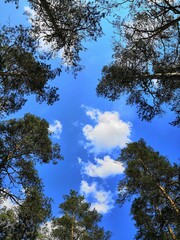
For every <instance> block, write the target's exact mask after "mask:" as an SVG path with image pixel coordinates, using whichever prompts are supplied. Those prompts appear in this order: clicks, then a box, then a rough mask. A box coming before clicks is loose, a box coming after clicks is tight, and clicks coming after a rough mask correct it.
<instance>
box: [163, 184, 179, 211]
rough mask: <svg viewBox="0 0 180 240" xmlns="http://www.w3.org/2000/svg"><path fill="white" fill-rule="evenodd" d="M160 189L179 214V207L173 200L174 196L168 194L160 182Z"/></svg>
mask: <svg viewBox="0 0 180 240" xmlns="http://www.w3.org/2000/svg"><path fill="white" fill-rule="evenodd" d="M158 187H159V189H160V190H161V192H162V193H163V195H164V196H165V197H166V199H167V200H168V201H169V203H170V204H171V206H172V208H173V209H174V210H175V212H176V213H178V214H179V209H178V207H177V206H176V204H175V202H174V201H173V200H172V198H171V197H170V196H169V195H168V194H167V192H166V190H165V189H164V188H163V187H162V186H161V185H160V184H158Z"/></svg>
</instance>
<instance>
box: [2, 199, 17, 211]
mask: <svg viewBox="0 0 180 240" xmlns="http://www.w3.org/2000/svg"><path fill="white" fill-rule="evenodd" d="M16 206H17V205H16V204H15V203H13V202H12V201H11V199H10V198H6V199H4V200H2V203H1V207H6V208H7V209H11V208H13V207H16Z"/></svg>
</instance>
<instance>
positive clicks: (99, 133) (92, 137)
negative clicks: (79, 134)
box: [82, 106, 132, 153]
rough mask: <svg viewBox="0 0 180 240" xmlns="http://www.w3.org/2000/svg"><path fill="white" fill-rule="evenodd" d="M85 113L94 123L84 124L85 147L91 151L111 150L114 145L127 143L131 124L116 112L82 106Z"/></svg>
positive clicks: (122, 146)
mask: <svg viewBox="0 0 180 240" xmlns="http://www.w3.org/2000/svg"><path fill="white" fill-rule="evenodd" d="M83 107H84V108H85V111H86V115H87V116H88V117H89V118H90V119H91V120H94V122H95V124H94V125H90V124H86V125H85V126H84V127H83V129H82V130H83V134H84V137H85V138H86V140H87V143H86V144H85V147H86V148H88V149H89V150H90V151H91V152H93V153H102V152H111V151H112V150H113V149H115V148H116V147H119V148H124V147H125V146H126V144H127V143H129V142H130V141H131V140H130V135H131V128H132V124H131V123H130V122H124V121H123V120H121V119H120V115H119V113H118V112H109V111H106V112H101V111H100V110H99V109H94V108H90V107H86V106H83Z"/></svg>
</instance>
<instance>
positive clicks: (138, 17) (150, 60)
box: [97, 0, 180, 125]
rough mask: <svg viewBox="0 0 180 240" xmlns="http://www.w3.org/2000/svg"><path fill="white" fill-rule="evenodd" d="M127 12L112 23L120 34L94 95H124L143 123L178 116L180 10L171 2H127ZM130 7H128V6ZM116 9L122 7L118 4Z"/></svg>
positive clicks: (177, 119)
mask: <svg viewBox="0 0 180 240" xmlns="http://www.w3.org/2000/svg"><path fill="white" fill-rule="evenodd" d="M126 4H127V6H129V13H128V15H127V17H126V18H125V19H123V20H122V19H121V18H120V17H119V16H117V19H116V20H115V21H114V22H113V25H114V27H115V28H116V29H117V31H116V32H119V37H120V38H119V41H118V40H116V41H115V43H114V62H113V63H112V64H110V65H109V66H106V67H104V68H103V70H102V79H101V81H100V83H99V84H98V86H97V93H98V95H101V96H104V97H106V98H109V99H110V100H112V101H114V100H116V99H118V98H119V97H121V96H122V95H123V94H127V95H128V99H127V104H130V105H134V104H135V105H136V106H137V108H138V115H139V117H140V118H141V119H142V120H147V121H151V120H152V119H153V118H154V117H155V116H156V115H162V113H164V106H165V105H167V106H168V107H169V109H170V110H171V111H173V112H175V114H176V119H175V121H174V122H173V123H172V124H173V125H179V121H180V119H179V116H180V109H179V104H180V99H179V95H180V90H179V89H180V55H179V48H180V36H179V22H180V17H179V14H180V8H179V5H178V4H177V2H176V1H172V2H171V3H170V2H169V1H161V2H159V1H144V0H141V1H133V2H132V1H126ZM128 4H129V5H128ZM119 5H121V3H120V4H119Z"/></svg>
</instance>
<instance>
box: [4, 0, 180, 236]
mask: <svg viewBox="0 0 180 240" xmlns="http://www.w3.org/2000/svg"><path fill="white" fill-rule="evenodd" d="M1 2H4V1H1ZM22 2H23V1H22ZM26 5H27V4H26V1H24V2H23V5H20V8H19V9H18V10H16V9H15V7H14V5H13V4H3V3H1V5H0V7H1V16H0V18H1V23H2V22H3V23H7V22H8V21H10V24H16V23H18V22H21V23H25V19H26V18H25V16H23V15H22V12H23V10H24V7H25V6H26ZM103 27H104V32H105V35H104V36H103V37H102V38H100V39H98V41H97V42H90V43H89V42H88V43H86V44H85V46H86V47H87V48H88V50H87V51H86V52H83V53H81V58H82V61H81V64H82V65H83V66H84V67H85V68H84V69H83V70H82V71H81V72H79V73H78V76H77V78H76V79H75V78H74V77H73V75H72V74H68V73H66V72H63V73H62V74H61V76H60V77H58V78H57V79H56V80H55V81H54V82H53V85H55V86H57V87H58V88H59V93H60V101H58V102H56V103H55V104H54V105H53V106H48V105H46V104H45V103H44V104H41V105H39V104H38V103H36V101H35V99H34V97H29V100H28V102H27V103H26V105H25V106H24V107H23V109H22V110H21V111H19V112H18V113H16V114H14V115H12V116H10V117H23V115H24V114H25V113H27V112H30V113H33V114H35V115H37V116H40V117H41V118H45V119H46V120H47V121H48V122H49V124H50V130H51V131H54V134H53V135H52V139H53V141H54V142H58V143H59V144H60V145H61V150H62V154H63V156H64V161H62V162H60V163H59V164H58V165H51V164H48V165H41V166H37V167H38V171H39V174H40V177H41V178H42V179H43V182H44V189H45V194H46V195H47V196H49V197H51V198H52V199H53V200H54V203H53V214H54V215H55V216H57V215H58V205H59V203H61V202H62V200H63V199H62V196H63V195H64V194H68V193H69V191H70V189H75V190H76V191H78V192H79V193H80V194H84V196H85V197H86V199H87V201H89V202H91V203H92V206H93V207H95V208H96V209H97V210H98V211H99V212H100V213H102V214H103V220H102V226H104V228H105V229H106V230H110V231H112V233H113V236H112V240H130V239H133V236H134V234H135V232H136V229H135V227H134V222H133V221H132V217H131V216H130V215H129V214H130V203H126V204H125V205H124V206H123V207H122V208H119V207H118V206H117V205H116V204H115V200H116V198H117V184H118V181H119V180H120V179H121V178H122V177H123V166H122V165H121V164H120V163H117V162H115V161H114V160H115V159H116V158H117V157H118V155H119V154H120V151H121V149H122V148H123V147H125V146H126V143H127V142H133V141H138V140H139V139H140V138H144V139H145V141H146V142H147V143H148V144H149V145H150V146H152V147H153V148H154V149H155V150H157V151H159V152H160V153H161V154H162V155H165V156H167V157H168V158H169V160H171V162H177V161H178V150H179V142H178V137H179V132H178V129H177V128H175V127H172V126H171V125H169V122H170V121H172V120H173V114H172V113H170V112H167V114H166V115H164V116H163V117H162V118H159V117H156V118H155V119H154V120H153V121H152V122H151V123H148V122H144V121H143V122H142V121H140V120H139V119H138V116H137V113H136V108H135V107H130V106H126V104H125V100H126V96H124V97H123V98H121V99H120V100H118V101H115V102H110V101H108V100H107V99H103V98H99V97H97V95H96V86H97V84H98V79H100V78H101V69H102V67H103V66H104V65H106V64H108V63H110V62H111V61H112V57H111V56H112V47H113V44H112V34H113V30H112V27H111V25H110V24H108V23H107V22H103ZM59 62H60V59H58V58H57V59H54V60H53V64H59Z"/></svg>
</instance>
